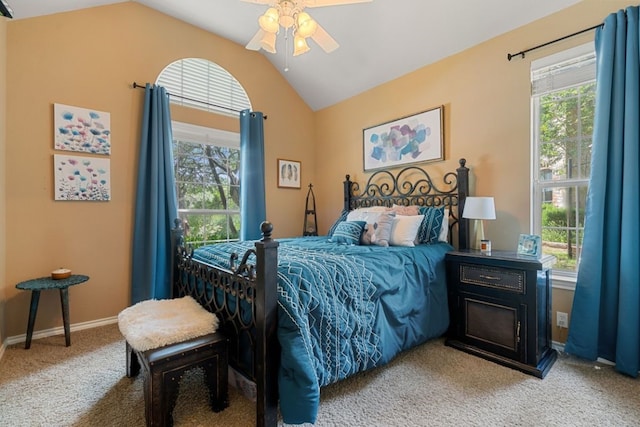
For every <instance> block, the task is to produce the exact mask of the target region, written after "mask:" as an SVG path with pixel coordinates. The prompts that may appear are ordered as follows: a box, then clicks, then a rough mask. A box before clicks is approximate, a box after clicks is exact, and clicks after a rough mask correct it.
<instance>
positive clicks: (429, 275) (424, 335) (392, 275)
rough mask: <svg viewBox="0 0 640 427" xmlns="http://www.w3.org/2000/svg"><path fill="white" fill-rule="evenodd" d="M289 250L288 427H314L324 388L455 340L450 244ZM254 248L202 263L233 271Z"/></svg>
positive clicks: (301, 241) (285, 328) (285, 301)
mask: <svg viewBox="0 0 640 427" xmlns="http://www.w3.org/2000/svg"><path fill="white" fill-rule="evenodd" d="M279 242H280V246H279V248H278V294H279V295H278V304H279V311H278V339H279V341H280V345H281V348H282V354H281V366H280V372H279V378H278V386H279V394H280V412H281V414H282V417H283V421H284V422H285V423H288V424H301V423H314V422H315V421H316V416H317V412H318V405H319V403H320V387H322V386H325V385H327V384H331V383H333V382H336V381H338V380H341V379H344V378H346V377H348V376H350V375H352V374H354V373H356V372H361V371H364V370H367V369H371V368H373V367H376V366H381V365H383V364H385V363H387V362H389V361H390V360H391V359H392V358H393V357H394V356H395V355H397V354H398V353H399V352H401V351H402V350H405V349H408V348H410V347H414V346H416V345H418V344H421V343H423V342H425V341H426V340H428V339H429V338H433V337H437V336H440V335H442V334H443V333H444V332H445V331H446V329H447V327H448V325H449V311H448V307H447V288H446V282H445V265H444V255H445V253H446V252H448V251H450V250H452V249H453V248H452V247H451V246H450V245H448V244H446V243H439V244H435V245H418V246H416V247H413V248H408V247H397V246H392V247H380V246H346V245H338V244H336V243H332V242H329V241H328V239H327V237H326V236H320V237H304V238H295V239H280V240H279ZM253 247H254V244H253V242H240V243H229V244H219V245H212V246H207V247H204V248H200V249H197V250H196V251H195V254H194V258H196V259H198V260H200V261H204V262H206V263H209V264H215V265H221V266H225V267H228V260H229V254H230V253H232V252H236V253H238V254H240V255H242V254H243V253H244V251H245V250H246V249H249V248H253Z"/></svg>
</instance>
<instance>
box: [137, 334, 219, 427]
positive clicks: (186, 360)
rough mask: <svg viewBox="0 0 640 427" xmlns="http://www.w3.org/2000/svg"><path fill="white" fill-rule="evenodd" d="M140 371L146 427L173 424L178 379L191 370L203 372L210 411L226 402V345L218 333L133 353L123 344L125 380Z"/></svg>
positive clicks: (217, 409) (164, 426) (217, 408)
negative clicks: (141, 373) (142, 378)
mask: <svg viewBox="0 0 640 427" xmlns="http://www.w3.org/2000/svg"><path fill="white" fill-rule="evenodd" d="M140 367H142V368H143V371H144V401H145V410H144V413H145V419H146V421H147V426H153V427H156V426H158V427H168V426H172V425H173V408H174V406H175V404H176V400H177V398H178V389H179V385H180V379H181V378H182V376H183V375H184V373H185V372H186V371H188V370H190V369H193V368H202V369H203V370H204V378H205V382H206V384H207V386H208V388H209V403H210V405H211V409H212V410H213V411H214V412H219V411H222V410H223V409H224V408H226V407H227V406H228V405H229V402H228V390H227V387H228V384H227V383H228V377H227V375H228V372H227V369H228V345H227V338H226V337H225V336H224V335H222V334H221V333H219V332H216V333H213V334H208V335H203V336H200V337H197V338H193V339H190V340H188V341H183V342H179V343H176V344H170V345H167V346H164V347H159V348H154V349H151V350H147V351H137V350H135V349H134V348H133V347H131V345H130V344H129V343H128V342H127V377H134V376H136V375H137V374H138V373H139V371H140Z"/></svg>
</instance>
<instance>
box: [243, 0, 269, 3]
mask: <svg viewBox="0 0 640 427" xmlns="http://www.w3.org/2000/svg"><path fill="white" fill-rule="evenodd" d="M240 1H243V2H246V3H255V4H271V3H277V1H274V0H240Z"/></svg>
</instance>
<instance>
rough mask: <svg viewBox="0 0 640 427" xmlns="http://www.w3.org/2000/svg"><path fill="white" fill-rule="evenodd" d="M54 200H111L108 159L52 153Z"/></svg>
mask: <svg viewBox="0 0 640 427" xmlns="http://www.w3.org/2000/svg"><path fill="white" fill-rule="evenodd" d="M53 171H54V177H55V182H54V185H55V200H92V201H108V200H111V173H110V160H109V159H103V158H98V157H84V156H64V155H60V154H54V156H53Z"/></svg>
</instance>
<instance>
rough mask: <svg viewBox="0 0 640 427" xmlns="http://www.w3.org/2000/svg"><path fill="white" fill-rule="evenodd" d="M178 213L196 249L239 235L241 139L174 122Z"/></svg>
mask: <svg viewBox="0 0 640 427" xmlns="http://www.w3.org/2000/svg"><path fill="white" fill-rule="evenodd" d="M172 128H173V158H174V163H175V177H176V192H177V196H178V215H179V217H180V219H181V220H182V224H183V227H184V228H185V233H184V234H185V239H186V241H187V242H188V243H189V244H190V245H191V246H192V247H198V246H201V245H204V244H209V243H215V242H220V241H230V240H237V239H238V237H239V235H240V135H239V134H238V133H234V132H225V131H221V130H216V129H209V128H204V127H200V126H194V125H189V124H186V123H177V122H173V126H172Z"/></svg>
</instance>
